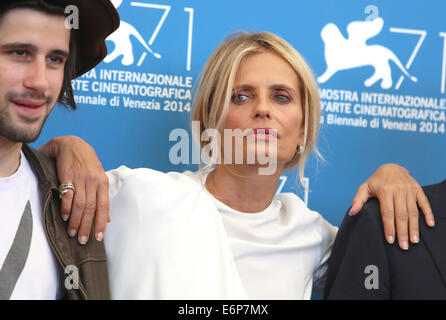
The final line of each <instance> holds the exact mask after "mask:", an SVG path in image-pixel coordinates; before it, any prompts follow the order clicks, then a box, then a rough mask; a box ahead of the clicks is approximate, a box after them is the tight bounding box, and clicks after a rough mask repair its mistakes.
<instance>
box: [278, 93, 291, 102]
mask: <svg viewBox="0 0 446 320" xmlns="http://www.w3.org/2000/svg"><path fill="white" fill-rule="evenodd" d="M274 98H275V99H276V100H277V101H278V102H280V103H286V102H289V101H291V99H290V97H288V96H287V95H284V94H278V95H276V96H275V97H274Z"/></svg>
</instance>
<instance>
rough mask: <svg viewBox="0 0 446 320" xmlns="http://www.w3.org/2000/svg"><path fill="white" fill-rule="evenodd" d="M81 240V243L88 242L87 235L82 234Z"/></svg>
mask: <svg viewBox="0 0 446 320" xmlns="http://www.w3.org/2000/svg"><path fill="white" fill-rule="evenodd" d="M79 242H80V244H86V243H87V237H86V236H82V237H81V240H80V241H79Z"/></svg>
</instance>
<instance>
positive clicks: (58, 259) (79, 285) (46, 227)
mask: <svg viewBox="0 0 446 320" xmlns="http://www.w3.org/2000/svg"><path fill="white" fill-rule="evenodd" d="M51 196H52V191H50V192H49V193H48V196H47V198H46V201H45V206H44V207H43V221H44V222H43V225H44V228H45V233H46V237H47V240H48V243H49V244H50V247H51V249H52V250H53V252H54V255H55V256H56V258H57V261H58V262H59V264H60V266H61V267H62V269H63V270H64V274H65V268H66V265H65V264H64V263H63V262H62V259H61V258H60V255H59V253H58V252H57V250H56V247H55V245H54V243H53V241H52V239H51V238H50V237H49V233H48V225H47V221H46V215H47V212H48V205H49V203H50V200H51ZM73 281H76V280H75V279H73ZM76 284H77V285H78V287H79V291H80V293H81V295H82V297H83V298H84V300H88V299H87V294H86V292H85V289H84V287H83V286H82V284H81V283H80V282H79V281H78V282H77V283H76Z"/></svg>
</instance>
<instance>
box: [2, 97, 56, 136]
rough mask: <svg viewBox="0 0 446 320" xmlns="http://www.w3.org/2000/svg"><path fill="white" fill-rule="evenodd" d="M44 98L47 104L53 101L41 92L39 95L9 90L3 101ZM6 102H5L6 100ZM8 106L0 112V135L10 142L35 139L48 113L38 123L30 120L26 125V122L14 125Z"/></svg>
mask: <svg viewBox="0 0 446 320" xmlns="http://www.w3.org/2000/svg"><path fill="white" fill-rule="evenodd" d="M27 98H30V99H33V98H34V99H41V100H42V99H45V100H46V101H47V106H48V105H49V104H50V103H53V101H52V100H53V99H52V98H51V97H45V96H44V95H43V94H41V95H39V96H35V95H33V94H31V93H22V94H20V93H15V92H9V93H8V94H7V95H6V99H5V101H11V100H13V99H27ZM6 103H7V102H6ZM8 110H9V108H8V107H6V108H5V110H4V111H3V112H0V137H3V138H6V139H7V140H9V141H11V142H25V143H28V142H33V141H35V140H36V139H37V138H38V137H39V135H40V133H41V132H42V128H43V125H44V124H45V121H46V119H47V118H48V116H49V113H48V114H47V115H46V116H45V118H43V119H42V120H36V121H41V123H39V124H38V125H37V124H36V123H35V122H36V121H31V122H33V123H31V124H29V125H27V124H26V123H25V124H24V125H23V127H20V126H15V125H14V121H13V120H12V117H11V114H10V113H9V112H8Z"/></svg>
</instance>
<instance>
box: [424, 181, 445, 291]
mask: <svg viewBox="0 0 446 320" xmlns="http://www.w3.org/2000/svg"><path fill="white" fill-rule="evenodd" d="M424 191H425V193H426V196H427V198H428V199H429V203H430V205H431V208H432V211H433V213H434V217H435V227H433V228H430V227H428V226H427V225H426V223H425V222H424V218H423V215H422V214H421V216H420V220H421V221H420V237H421V238H422V239H423V241H424V244H425V245H426V248H427V250H428V251H429V253H430V254H431V256H432V259H433V261H434V262H435V265H436V267H437V269H438V272H439V273H440V275H441V277H442V279H443V284H444V285H445V286H446V254H445V250H446V180H444V181H443V182H441V183H439V184H436V185H432V186H427V187H425V188H424Z"/></svg>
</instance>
